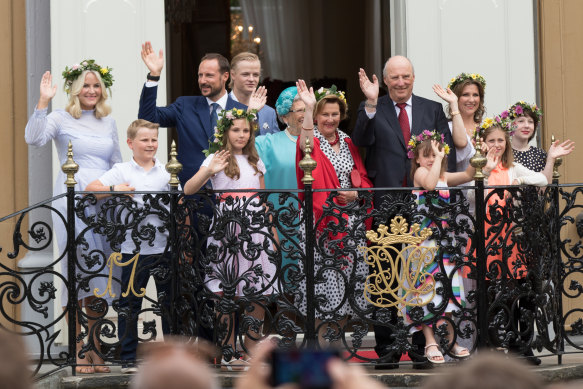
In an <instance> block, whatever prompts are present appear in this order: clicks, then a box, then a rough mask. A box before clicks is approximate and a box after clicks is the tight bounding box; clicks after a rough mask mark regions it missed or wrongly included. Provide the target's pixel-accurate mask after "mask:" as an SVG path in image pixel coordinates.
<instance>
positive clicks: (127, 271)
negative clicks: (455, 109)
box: [118, 253, 172, 365]
mask: <svg viewBox="0 0 583 389" xmlns="http://www.w3.org/2000/svg"><path fill="white" fill-rule="evenodd" d="M134 256H135V254H122V259H123V261H124V262H127V261H129V260H131V259H132V258H133V257H134ZM132 269H133V264H131V265H129V266H124V267H123V268H122V275H121V291H122V296H120V299H119V316H118V326H119V332H118V334H119V338H120V344H121V360H122V364H130V365H131V364H134V363H135V360H136V350H137V347H138V333H137V332H138V316H139V314H140V310H141V309H142V300H143V297H137V296H135V295H134V293H133V291H132V290H131V289H130V293H129V294H128V295H127V296H126V297H123V293H124V292H125V291H126V290H127V289H128V285H129V282H130V277H131V274H132ZM169 270H170V253H165V254H147V255H143V256H141V255H140V256H139V257H138V263H137V265H136V271H135V274H134V281H133V284H134V290H135V292H136V293H137V294H141V288H144V289H145V288H146V285H147V284H148V280H149V279H150V276H154V281H155V282H156V290H157V293H158V303H159V304H160V309H161V315H162V333H164V334H169V333H170V323H169V321H170V309H171V306H170V305H171V302H172V282H171V281H172V280H171V274H170V271H169ZM147 337H148V338H149V336H147Z"/></svg>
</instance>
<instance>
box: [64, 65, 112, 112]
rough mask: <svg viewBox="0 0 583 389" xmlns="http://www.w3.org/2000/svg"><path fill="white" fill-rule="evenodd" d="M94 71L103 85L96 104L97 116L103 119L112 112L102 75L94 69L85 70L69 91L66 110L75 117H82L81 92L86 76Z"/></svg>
mask: <svg viewBox="0 0 583 389" xmlns="http://www.w3.org/2000/svg"><path fill="white" fill-rule="evenodd" d="M89 73H93V74H94V75H95V77H97V80H98V81H99V85H101V98H100V99H99V101H98V102H97V104H95V117H96V118H97V119H101V118H103V117H106V116H107V115H109V114H110V113H111V107H110V106H109V105H108V104H107V103H106V100H107V97H108V95H107V89H106V88H105V84H104V83H103V80H102V79H101V75H100V74H99V72H96V71H93V70H84V71H83V73H81V75H80V76H79V77H77V79H76V80H75V81H73V83H72V84H71V90H70V93H69V103H68V104H67V106H66V107H65V111H67V112H68V113H69V114H70V115H71V116H73V117H74V118H75V119H79V118H80V117H81V111H82V110H81V103H80V102H79V94H80V93H81V90H82V89H83V85H85V77H86V76H87V74H89Z"/></svg>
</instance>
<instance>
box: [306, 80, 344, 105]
mask: <svg viewBox="0 0 583 389" xmlns="http://www.w3.org/2000/svg"><path fill="white" fill-rule="evenodd" d="M314 94H315V95H316V101H320V100H322V99H323V98H324V97H325V96H328V95H335V96H338V98H339V99H340V100H342V101H344V104H346V106H348V102H347V101H346V96H345V95H344V92H342V91H341V90H338V88H336V85H332V86H331V87H330V88H324V87H322V88H320V89H318V90H317V91H316V92H314Z"/></svg>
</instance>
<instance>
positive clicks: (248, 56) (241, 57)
mask: <svg viewBox="0 0 583 389" xmlns="http://www.w3.org/2000/svg"><path fill="white" fill-rule="evenodd" d="M243 61H249V62H259V67H261V61H259V57H258V56H257V55H256V54H253V53H249V52H247V51H244V52H242V53H239V54H237V55H236V56H234V57H233V59H231V73H233V72H234V71H236V70H237V65H238V64H239V62H243ZM233 85H234V82H233V77H232V74H231V79H230V80H229V89H233Z"/></svg>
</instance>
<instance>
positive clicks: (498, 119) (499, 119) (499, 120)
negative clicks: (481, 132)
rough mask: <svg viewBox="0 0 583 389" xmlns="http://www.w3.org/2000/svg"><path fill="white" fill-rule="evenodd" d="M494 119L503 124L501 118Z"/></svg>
mask: <svg viewBox="0 0 583 389" xmlns="http://www.w3.org/2000/svg"><path fill="white" fill-rule="evenodd" d="M494 119H495V120H496V122H498V123H502V119H501V118H500V116H496V117H495V118H494Z"/></svg>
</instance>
